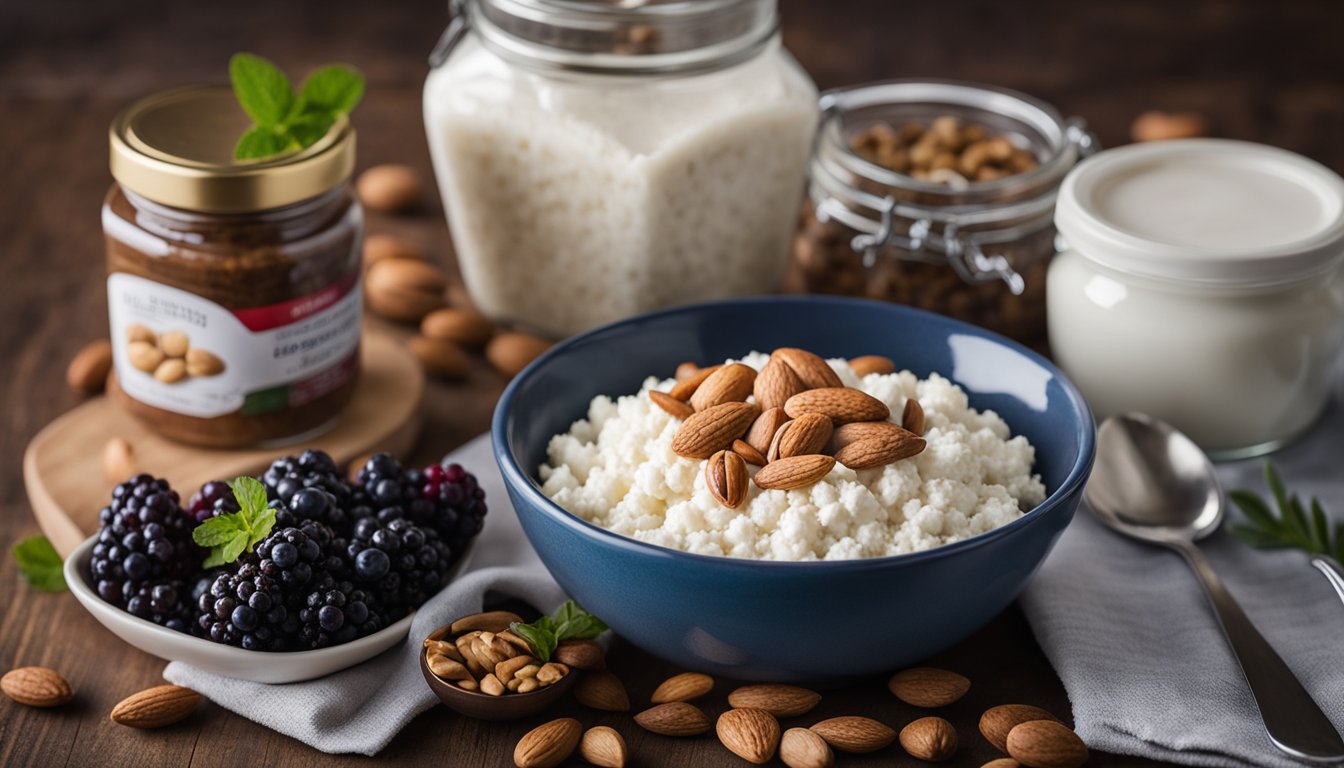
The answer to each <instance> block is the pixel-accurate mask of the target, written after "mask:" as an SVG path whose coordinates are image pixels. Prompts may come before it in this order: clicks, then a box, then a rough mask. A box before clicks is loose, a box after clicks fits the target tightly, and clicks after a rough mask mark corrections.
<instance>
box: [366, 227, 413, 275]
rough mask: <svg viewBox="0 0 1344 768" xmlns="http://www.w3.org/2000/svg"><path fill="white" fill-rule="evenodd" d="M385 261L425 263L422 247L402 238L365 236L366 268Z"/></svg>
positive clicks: (379, 235) (381, 235)
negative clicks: (408, 260)
mask: <svg viewBox="0 0 1344 768" xmlns="http://www.w3.org/2000/svg"><path fill="white" fill-rule="evenodd" d="M383 259H415V260H417V261H424V259H425V252H424V251H422V250H420V246H418V245H416V244H415V243H412V242H409V241H407V240H402V239H401V238H400V237H394V236H392V235H383V234H374V235H365V236H364V268H365V269H368V268H369V267H370V266H373V265H374V264H375V263H377V262H380V261H382V260H383Z"/></svg>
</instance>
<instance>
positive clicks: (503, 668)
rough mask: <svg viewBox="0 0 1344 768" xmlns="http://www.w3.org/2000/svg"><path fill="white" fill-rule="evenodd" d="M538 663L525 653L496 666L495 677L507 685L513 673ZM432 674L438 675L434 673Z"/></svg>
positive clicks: (538, 662)
mask: <svg viewBox="0 0 1344 768" xmlns="http://www.w3.org/2000/svg"><path fill="white" fill-rule="evenodd" d="M540 663H541V662H540V661H538V660H537V659H534V658H532V657H531V656H528V655H527V654H525V653H520V654H518V655H517V656H514V657H513V658H511V659H505V660H503V661H501V662H499V663H498V664H496V665H495V677H497V678H499V679H500V682H503V683H508V682H509V681H510V680H512V679H513V677H514V673H516V672H517V671H518V670H520V669H522V668H523V667H526V666H528V665H530V664H540ZM434 674H438V673H437V672H435V673H434Z"/></svg>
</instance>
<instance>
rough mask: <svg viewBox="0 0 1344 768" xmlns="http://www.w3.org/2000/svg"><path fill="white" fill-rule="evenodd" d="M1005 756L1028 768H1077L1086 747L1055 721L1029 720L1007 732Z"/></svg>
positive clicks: (1076, 736)
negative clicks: (1029, 767) (1007, 755)
mask: <svg viewBox="0 0 1344 768" xmlns="http://www.w3.org/2000/svg"><path fill="white" fill-rule="evenodd" d="M1008 754H1009V756H1011V757H1012V758H1013V759H1014V760H1016V761H1018V762H1019V763H1021V764H1023V765H1027V766H1031V768H1077V767H1078V766H1080V765H1082V764H1083V763H1086V762H1087V745H1086V744H1084V743H1083V740H1082V739H1080V738H1078V734H1076V733H1074V732H1073V731H1071V730H1069V729H1068V727H1066V726H1065V725H1064V724H1063V723H1060V722H1057V721H1055V720H1031V721H1028V722H1025V723H1020V724H1018V725H1016V726H1013V729H1012V730H1011V731H1009V732H1008Z"/></svg>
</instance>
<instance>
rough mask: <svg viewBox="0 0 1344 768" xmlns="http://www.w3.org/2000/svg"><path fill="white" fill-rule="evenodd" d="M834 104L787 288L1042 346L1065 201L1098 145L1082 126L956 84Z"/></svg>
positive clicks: (884, 91) (1029, 104)
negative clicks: (929, 315)
mask: <svg viewBox="0 0 1344 768" xmlns="http://www.w3.org/2000/svg"><path fill="white" fill-rule="evenodd" d="M821 106H822V109H823V117H822V121H821V127H820V128H819V130H818V132H817V137H816V142H815V147H814V150H813V155H812V160H811V164H810V167H809V171H810V176H809V187H808V191H809V195H808V197H809V199H808V201H807V203H806V204H805V206H804V209H803V215H802V221H801V223H800V225H799V231H798V235H797V237H796V239H795V242H794V258H793V269H792V270H791V271H790V273H789V276H788V279H787V282H786V284H785V288H786V290H789V291H794V292H808V293H839V294H848V295H858V296H867V297H869V298H874V299H882V300H888V301H895V302H899V303H903V304H910V305H912V306H916V307H920V308H922V309H928V310H932V311H935V312H939V313H942V314H945V315H950V316H952V317H956V318H959V319H962V320H967V321H970V322H973V323H976V324H977V325H981V326H984V327H986V328H989V329H991V330H994V331H998V332H1000V333H1003V334H1005V335H1008V336H1011V337H1013V338H1015V339H1017V340H1019V341H1022V342H1024V343H1027V344H1032V345H1037V346H1040V345H1042V344H1043V343H1044V341H1045V270H1046V266H1047V264H1048V263H1049V261H1050V258H1051V257H1052V256H1053V255H1054V253H1055V243H1054V236H1055V231H1054V227H1053V224H1052V217H1053V213H1054V203H1055V194H1056V192H1057V190H1058V188H1059V184H1060V182H1061V181H1062V180H1063V178H1064V175H1065V174H1066V173H1068V171H1069V169H1070V168H1072V167H1073V166H1074V164H1075V163H1076V162H1077V161H1078V159H1079V158H1081V157H1083V156H1085V155H1087V154H1089V153H1091V152H1092V151H1093V150H1094V147H1095V139H1094V138H1093V136H1092V135H1091V134H1090V133H1088V132H1087V131H1086V130H1085V128H1084V127H1083V124H1082V121H1080V120H1077V119H1071V120H1065V119H1063V118H1062V117H1060V115H1059V113H1058V112H1057V111H1056V110H1055V109H1054V108H1052V107H1051V106H1049V105H1048V104H1045V103H1043V102H1041V101H1038V100H1036V99H1033V98H1031V97H1029V96H1026V95H1023V94H1020V93H1016V92H1013V91H1007V90H1002V89H998V88H992V87H988V86H979V85H971V84H965V83H955V82H945V81H914V80H894V81H888V82H879V83H869V84H863V85H856V86H850V87H845V88H839V89H836V90H831V91H827V92H826V93H824V94H822V97H821ZM940 134H941V135H940ZM888 137H890V141H889V146H888V145H885V144H884V140H885V139H887V138H888ZM1000 150H1001V151H1002V156H1001V158H1000V159H1001V160H1002V165H996V164H995V161H994V157H995V155H994V153H995V152H998V151H1000ZM921 152H927V153H928V155H929V157H928V158H927V159H926V160H925V162H924V163H923V164H922V165H921V164H920V163H919V160H920V158H919V155H920V153H921ZM912 161H913V162H912Z"/></svg>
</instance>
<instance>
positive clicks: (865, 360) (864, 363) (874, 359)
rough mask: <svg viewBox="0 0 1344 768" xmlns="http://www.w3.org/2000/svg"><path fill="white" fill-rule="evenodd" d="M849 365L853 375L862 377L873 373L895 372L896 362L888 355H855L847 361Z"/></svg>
mask: <svg viewBox="0 0 1344 768" xmlns="http://www.w3.org/2000/svg"><path fill="white" fill-rule="evenodd" d="M849 367H850V368H853V369H854V375H855V376H858V377H859V378H863V377H864V376H867V375H869V374H873V373H884V374H885V373H895V371H896V363H894V362H893V361H892V359H891V358H889V357H883V356H881V355H864V356H863V357H856V358H854V359H852V360H850V361H849Z"/></svg>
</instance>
